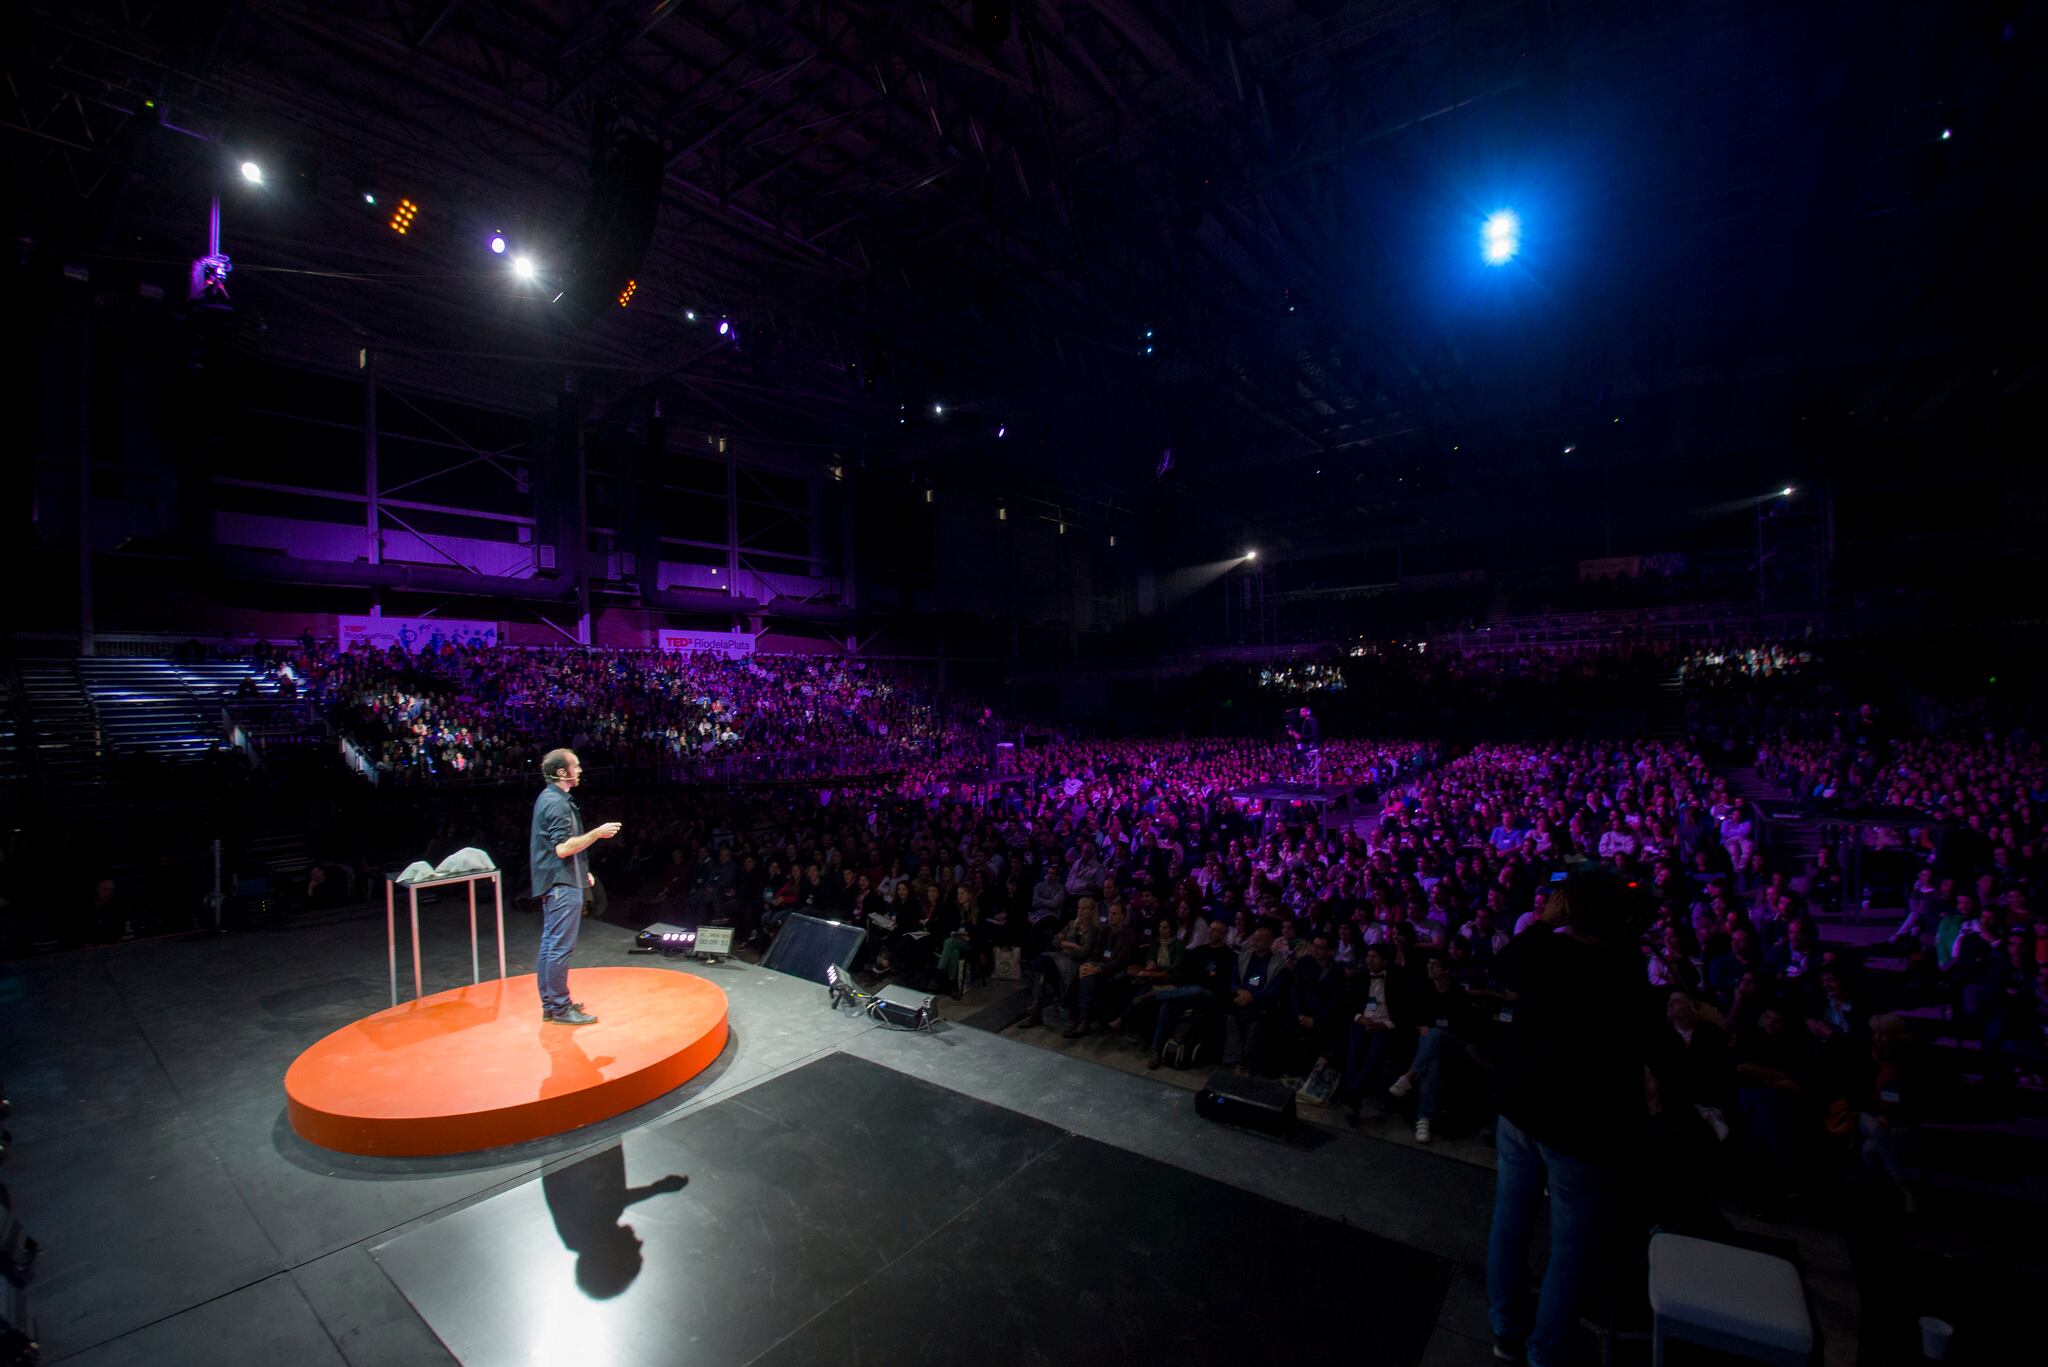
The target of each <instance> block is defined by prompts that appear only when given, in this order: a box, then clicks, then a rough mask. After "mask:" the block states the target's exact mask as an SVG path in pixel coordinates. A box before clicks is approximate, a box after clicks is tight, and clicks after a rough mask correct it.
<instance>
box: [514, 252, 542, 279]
mask: <svg viewBox="0 0 2048 1367" xmlns="http://www.w3.org/2000/svg"><path fill="white" fill-rule="evenodd" d="M536 273H537V272H536V271H535V270H534V265H533V258H532V257H530V256H515V257H513V258H512V274H514V275H516V276H518V277H519V278H520V279H521V280H531V279H533V277H534V275H535V274H536Z"/></svg>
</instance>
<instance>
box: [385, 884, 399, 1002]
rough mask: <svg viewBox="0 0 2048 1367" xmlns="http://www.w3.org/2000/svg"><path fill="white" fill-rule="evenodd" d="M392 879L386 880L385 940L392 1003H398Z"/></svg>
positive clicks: (395, 909)
mask: <svg viewBox="0 0 2048 1367" xmlns="http://www.w3.org/2000/svg"><path fill="white" fill-rule="evenodd" d="M391 891H392V889H391V880H389V879H386V880H385V881H384V941H385V943H386V945H388V946H389V947H390V950H391V1004H392V1005H393V1006H396V1005H398V911H397V908H396V907H395V906H394V905H393V903H392V898H391Z"/></svg>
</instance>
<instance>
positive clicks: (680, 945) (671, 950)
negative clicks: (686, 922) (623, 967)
mask: <svg viewBox="0 0 2048 1367" xmlns="http://www.w3.org/2000/svg"><path fill="white" fill-rule="evenodd" d="M633 947H634V948H635V949H642V950H648V951H651V952H654V953H659V954H694V953H696V952H697V932H696V931H694V930H692V929H690V927H688V926H679V925H673V924H671V923H670V922H667V921H656V922H655V923H654V924H653V925H651V926H649V927H647V928H646V929H645V930H643V931H641V932H640V933H639V934H637V935H635V936H634V937H633Z"/></svg>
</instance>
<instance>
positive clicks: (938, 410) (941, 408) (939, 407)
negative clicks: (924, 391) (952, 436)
mask: <svg viewBox="0 0 2048 1367" xmlns="http://www.w3.org/2000/svg"><path fill="white" fill-rule="evenodd" d="M945 415H946V405H944V404H942V403H935V404H933V405H932V416H933V417H937V418H942V417H944V416H945Z"/></svg>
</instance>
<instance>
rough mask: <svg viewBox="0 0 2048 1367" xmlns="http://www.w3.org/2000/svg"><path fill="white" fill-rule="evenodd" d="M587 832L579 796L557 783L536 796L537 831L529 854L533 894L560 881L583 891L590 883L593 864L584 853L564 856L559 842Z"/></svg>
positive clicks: (535, 825) (539, 895)
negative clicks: (578, 808) (591, 865)
mask: <svg viewBox="0 0 2048 1367" xmlns="http://www.w3.org/2000/svg"><path fill="white" fill-rule="evenodd" d="M581 834H583V813H582V812H580V811H578V810H577V808H576V800H575V799H574V798H572V797H570V796H569V795H568V794H567V793H565V792H563V791H562V790H561V788H560V787H559V786H557V785H555V784H553V783H550V784H548V785H547V786H546V787H545V788H542V789H541V790H540V796H539V797H537V798H535V799H534V800H533V835H532V839H531V842H530V843H531V849H530V850H529V858H530V859H531V862H532V865H533V895H534V896H535V897H544V896H546V895H547V890H548V889H549V888H551V887H554V886H555V885H556V884H558V883H566V884H568V885H569V886H570V887H572V888H575V889H576V890H577V891H578V892H581V891H582V890H583V889H584V888H586V887H587V886H589V883H590V865H589V863H588V862H587V860H586V858H585V856H584V855H582V854H576V855H573V856H571V857H570V858H568V859H563V858H562V857H561V856H559V855H557V854H556V853H555V847H556V846H557V845H561V844H566V843H567V842H568V841H570V840H572V839H574V838H575V837H577V836H579V835H581Z"/></svg>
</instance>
